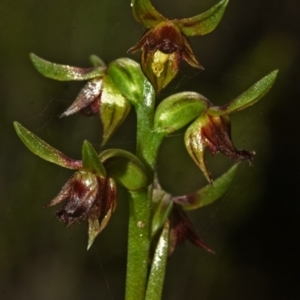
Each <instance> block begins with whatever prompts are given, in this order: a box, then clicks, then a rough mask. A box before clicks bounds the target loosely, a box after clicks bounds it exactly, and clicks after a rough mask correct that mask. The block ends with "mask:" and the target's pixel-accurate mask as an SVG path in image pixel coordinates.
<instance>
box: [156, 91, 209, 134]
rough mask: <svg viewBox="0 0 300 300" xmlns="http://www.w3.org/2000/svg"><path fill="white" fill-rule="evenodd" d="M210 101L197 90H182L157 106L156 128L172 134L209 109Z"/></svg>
mask: <svg viewBox="0 0 300 300" xmlns="http://www.w3.org/2000/svg"><path fill="white" fill-rule="evenodd" d="M208 106H209V101H208V100H207V99H206V98H205V97H204V96H202V95H200V94H198V93H195V92H182V93H178V94H174V95H172V96H170V97H167V98H166V99H164V100H163V101H162V102H161V103H160V104H159V105H158V107H157V108H156V111H155V116H154V129H155V131H158V132H161V133H163V134H165V135H167V134H171V133H173V132H175V131H177V130H179V129H181V128H182V127H184V126H185V125H187V124H189V123H190V122H191V121H193V120H194V119H196V118H197V117H199V116H200V115H201V114H203V113H204V112H206V111H207V108H208Z"/></svg>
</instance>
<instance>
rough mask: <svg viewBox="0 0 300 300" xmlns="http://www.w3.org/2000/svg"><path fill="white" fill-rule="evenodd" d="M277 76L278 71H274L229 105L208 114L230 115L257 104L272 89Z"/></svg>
mask: <svg viewBox="0 0 300 300" xmlns="http://www.w3.org/2000/svg"><path fill="white" fill-rule="evenodd" d="M277 74H278V70H274V71H272V72H271V73H269V74H268V75H267V76H265V77H264V78H262V79H261V80H260V81H258V82H256V83H255V84H254V85H252V86H251V87H250V88H249V89H248V90H247V91H245V92H244V93H242V94H241V95H240V96H238V97H237V98H236V99H234V100H233V101H231V102H229V103H228V104H226V105H224V106H212V107H210V108H209V110H208V113H209V114H210V115H212V116H222V115H228V114H230V113H233V112H236V111H239V110H242V109H245V108H247V107H249V106H251V105H253V104H255V103H256V102H257V101H258V100H260V99H261V98H262V97H263V96H264V95H265V94H266V93H267V92H268V91H269V90H270V89H271V87H272V86H273V84H274V82H275V80H276V77H277Z"/></svg>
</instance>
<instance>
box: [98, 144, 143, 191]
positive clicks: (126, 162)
mask: <svg viewBox="0 0 300 300" xmlns="http://www.w3.org/2000/svg"><path fill="white" fill-rule="evenodd" d="M99 158H100V160H101V161H102V163H103V165H104V166H105V169H106V170H107V173H108V175H109V176H110V177H112V178H114V179H115V180H116V181H117V182H118V183H119V184H121V185H122V186H124V187H125V188H126V189H127V190H129V191H138V190H141V189H143V188H145V187H146V186H147V185H148V177H147V175H146V170H145V167H144V165H143V164H142V163H141V161H140V160H139V159H138V158H137V157H136V156H135V155H133V154H132V153H130V152H128V151H125V150H121V149H108V150H105V151H103V152H101V153H100V155H99Z"/></svg>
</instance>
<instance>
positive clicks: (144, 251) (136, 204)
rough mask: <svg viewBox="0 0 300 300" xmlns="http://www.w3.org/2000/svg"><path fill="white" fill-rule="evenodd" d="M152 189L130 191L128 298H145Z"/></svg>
mask: <svg viewBox="0 0 300 300" xmlns="http://www.w3.org/2000/svg"><path fill="white" fill-rule="evenodd" d="M151 194H152V190H150V189H149V191H146V190H144V191H141V192H134V193H130V199H129V232H128V257H127V278H126V300H138V299H139V300H143V299H144V297H145V289H146V284H147V277H148V257H149V247H150V217H151V202H150V201H148V199H149V197H150V195H151Z"/></svg>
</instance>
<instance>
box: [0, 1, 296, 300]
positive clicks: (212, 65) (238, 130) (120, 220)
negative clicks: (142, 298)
mask: <svg viewBox="0 0 300 300" xmlns="http://www.w3.org/2000/svg"><path fill="white" fill-rule="evenodd" d="M129 2H130V1H129V0H113V1H112V0H97V1H96V0H87V1H78V0H72V1H71V0H52V1H38V0H23V1H18V0H10V1H8V0H0V14H1V16H0V91H1V118H0V128H1V129H0V130H1V135H0V137H1V140H0V145H1V147H0V151H1V156H0V160H1V172H0V188H1V200H0V225H1V226H0V299H2V300H8V299H10V300H15V299H22V300H27V299H30V300H40V299H43V300H54V299H55V300H60V299H72V300H77V299H78V300H79V299H88V300H93V299H101V300H102V299H103V300H106V299H107V300H112V299H114V300H118V299H123V298H124V280H125V271H126V236H127V214H128V211H127V209H128V208H127V203H126V199H125V193H124V191H121V192H120V199H119V202H118V207H117V210H116V212H115V214H114V216H113V218H112V221H111V222H110V223H109V226H108V227H107V228H106V229H105V230H104V232H103V233H102V234H101V235H100V236H99V237H98V238H97V240H96V242H95V244H94V246H93V247H92V249H91V250H90V251H88V252H87V251H86V243H87V233H86V229H87V226H86V224H83V225H81V226H79V225H77V226H74V227H73V228H70V229H66V228H65V227H64V225H63V224H62V223H61V222H59V221H58V220H57V219H56V218H55V216H54V214H53V213H54V211H55V209H44V208H43V206H44V205H45V204H46V203H47V202H48V201H50V200H51V199H52V198H53V197H54V196H55V195H56V193H58V191H59V190H60V187H61V186H62V185H63V184H64V183H65V181H66V180H67V179H68V177H69V176H70V175H71V173H72V172H70V171H68V170H64V169H61V168H59V167H57V166H55V165H52V164H50V163H47V162H45V161H42V160H41V159H39V158H37V157H35V156H34V155H33V154H31V153H30V152H29V151H28V150H27V149H26V148H25V147H24V146H23V144H22V143H21V142H20V141H19V140H18V138H17V137H16V134H15V132H14V130H13V127H12V122H13V121H14V120H17V121H19V122H20V123H22V124H23V125H24V126H25V127H27V128H28V129H30V130H31V131H33V132H34V133H36V134H37V135H38V136H40V137H41V138H43V139H44V140H46V141H47V142H48V143H50V144H51V145H53V146H55V147H57V148H59V149H60V150H62V151H63V152H64V153H66V154H68V155H69V156H71V157H74V158H80V151H81V150H80V149H81V144H82V141H83V140H84V139H88V140H89V141H91V142H92V143H93V144H94V146H95V147H96V148H97V149H99V144H100V140H101V129H100V121H99V120H98V118H96V117H94V118H84V117H83V116H81V115H75V116H72V117H69V118H66V119H59V117H58V116H59V114H60V113H62V112H63V111H64V109H66V108H67V107H68V105H69V104H70V103H71V102H72V101H73V100H74V98H75V97H76V94H77V93H78V91H79V90H80V88H81V86H82V83H74V82H70V83H69V82H67V83H65V82H55V81H53V80H50V79H46V78H43V77H42V76H41V75H40V74H38V73H37V72H36V70H35V69H34V68H33V67H32V65H31V63H30V61H29V58H28V54H29V53H30V52H34V53H36V54H38V55H39V56H41V57H43V58H45V59H47V60H50V61H53V62H58V63H64V64H70V65H76V66H82V67H85V66H88V56H89V55H90V54H97V55H99V56H101V57H102V58H103V59H104V60H105V61H107V62H109V61H110V60H113V59H115V58H118V57H122V56H126V55H127V54H126V51H127V49H129V48H130V47H131V46H132V45H134V44H135V43H136V42H137V41H138V39H139V38H140V36H141V35H142V33H143V28H142V27H141V26H140V25H139V24H137V23H136V22H135V21H134V19H133V17H132V15H131V11H130V5H129V4H130V3H129ZM215 3H216V1H213V0H205V1H194V0H185V1H178V0H164V1H158V0H153V4H154V5H155V6H156V7H157V8H158V9H159V10H160V11H161V12H162V13H163V14H164V15H166V16H168V17H170V18H181V17H188V16H192V15H194V14H195V13H198V12H199V13H200V12H202V11H204V10H206V9H208V8H210V7H211V6H212V5H213V4H215ZM299 18H300V9H299V1H298V0H286V1H282V0H264V1H259V0H253V1H245V0H239V1H237V0H231V1H230V3H229V5H228V7H227V11H226V13H225V15H224V17H223V20H222V21H221V23H220V25H219V26H218V27H217V29H216V30H215V31H214V32H213V33H211V34H209V35H207V36H203V37H198V38H192V39H191V43H192V45H193V46H194V51H195V54H196V56H197V57H198V59H199V61H200V62H201V63H202V64H203V66H204V67H205V71H203V72H199V71H197V70H192V69H191V68H190V67H188V66H185V65H183V68H182V69H181V72H180V74H179V75H178V77H177V79H176V80H175V81H174V82H173V83H171V85H170V87H168V88H167V89H166V90H165V91H163V92H162V95H161V96H162V98H163V97H164V96H166V95H168V93H173V92H179V91H183V90H195V91H197V92H200V93H202V94H203V95H205V96H206V97H208V98H209V99H210V100H211V101H212V102H214V103H215V104H224V103H226V102H228V101H230V100H231V99H233V98H234V97H236V96H237V95H239V94H240V93H241V92H243V91H244V90H245V89H246V88H248V87H249V86H251V85H252V84H253V83H254V82H256V81H258V80H259V79H260V78H262V77H263V76H265V75H266V74H267V73H269V72H270V71H272V70H273V69H276V68H279V69H280V73H279V77H278V80H277V82H276V84H275V86H274V87H273V88H272V90H271V91H270V92H269V93H268V95H267V96H265V97H264V99H263V100H261V101H260V102H259V103H258V104H256V105H255V106H254V107H251V108H249V109H247V110H245V111H242V112H240V113H237V114H235V115H233V116H232V129H233V132H232V135H233V140H234V143H235V145H236V146H237V147H240V148H245V149H248V150H255V151H256V152H257V155H256V157H255V160H254V165H253V166H252V167H249V166H248V165H247V164H243V165H242V166H241V167H240V171H239V174H238V176H237V178H236V180H235V181H234V183H233V185H232V186H231V188H230V190H229V191H228V192H227V194H226V195H225V196H224V197H222V199H220V200H219V201H218V202H216V203H215V204H213V205H212V206H210V207H207V208H204V209H202V210H199V211H194V212H191V213H190V214H189V215H190V216H191V218H192V220H193V222H194V223H195V227H196V229H197V231H198V233H199V235H200V236H201V237H202V238H203V239H204V240H205V241H206V242H207V243H208V244H210V245H211V246H212V247H213V248H214V249H215V250H216V255H210V254H207V253H205V252H204V251H202V250H199V249H197V248H195V247H194V246H192V245H191V244H189V243H186V244H185V245H184V246H182V247H180V248H178V249H177V250H176V252H175V253H174V255H173V256H172V257H171V258H170V260H169V264H168V269H167V279H166V283H165V288H164V296H163V299H164V300H177V299H178V300H182V299H188V300H198V299H199V300H200V299H201V300H221V299H222V300H223V299H231V300H240V299H243V300H248V299H249V300H250V299H251V300H252V299H256V300H257V299H264V300H268V299H272V300H277V299H284V300H286V299H287V300H296V299H299V297H300V296H299V289H298V285H299V280H298V278H297V275H298V273H299V272H298V267H299V259H298V256H299V255H298V247H297V245H296V242H297V240H298V238H299V233H300V232H299V229H300V225H299V217H300V211H299V210H300V205H299V203H300V202H299V175H298V174H299V153H300V152H299V151H300V143H299V128H300V127H299V101H300V92H299V86H300V76H299V75H300V74H299V73H300V72H299V69H300V68H299V66H300V55H299V47H300V22H299ZM131 57H133V58H134V59H136V60H138V59H139V55H135V56H131ZM134 128H135V116H134V113H133V112H132V113H131V114H130V116H129V118H128V120H126V122H125V124H124V125H123V126H122V128H120V129H119V130H118V132H117V133H116V135H115V136H114V137H113V138H112V139H111V141H110V142H109V143H108V145H107V146H108V147H122V148H125V149H128V150H133V149H134V147H135V134H134V130H135V129H134ZM207 158H208V165H209V169H210V170H211V172H212V174H213V177H214V178H216V177H217V176H218V175H220V174H221V173H222V172H224V171H225V170H226V169H227V168H228V167H229V166H230V165H231V164H232V162H231V161H229V160H228V159H227V158H225V157H224V156H222V155H217V156H216V157H214V158H211V156H210V154H208V153H207ZM158 172H159V177H160V180H161V182H162V185H163V187H164V188H165V189H167V190H168V191H170V192H172V193H174V194H177V195H178V194H183V193H188V192H192V191H193V190H195V189H198V188H199V187H201V186H202V185H203V184H205V180H204V178H203V176H202V174H201V172H200V171H199V170H198V169H197V168H196V167H195V166H194V164H193V163H192V161H191V159H190V158H189V156H188V155H187V154H186V150H185V149H184V145H183V132H179V133H178V134H175V135H173V136H172V137H169V138H167V139H166V140H165V142H164V143H163V145H162V147H161V151H160V155H159V162H158ZM137 300H138V299H137Z"/></svg>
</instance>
